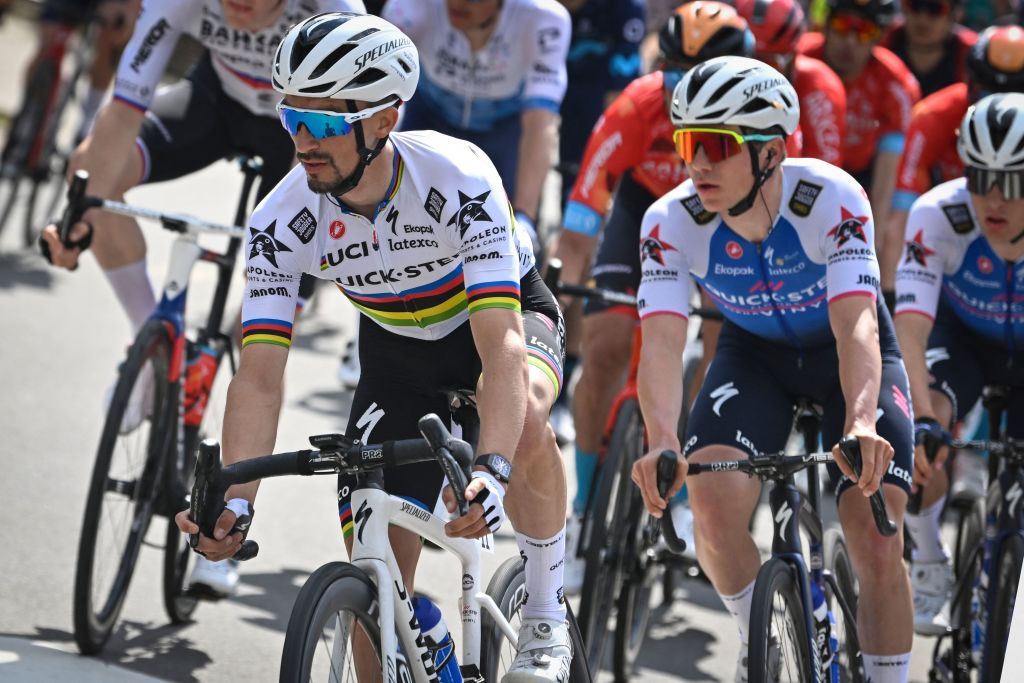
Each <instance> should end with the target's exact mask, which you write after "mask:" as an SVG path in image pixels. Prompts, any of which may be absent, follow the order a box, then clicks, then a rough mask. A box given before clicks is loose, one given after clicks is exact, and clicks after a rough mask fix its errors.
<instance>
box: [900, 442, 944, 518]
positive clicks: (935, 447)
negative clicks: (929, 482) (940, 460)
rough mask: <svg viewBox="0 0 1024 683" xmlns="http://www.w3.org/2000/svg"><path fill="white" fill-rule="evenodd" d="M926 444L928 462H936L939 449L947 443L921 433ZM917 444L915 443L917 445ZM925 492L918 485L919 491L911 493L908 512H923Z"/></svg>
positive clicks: (923, 444) (923, 443)
mask: <svg viewBox="0 0 1024 683" xmlns="http://www.w3.org/2000/svg"><path fill="white" fill-rule="evenodd" d="M919 443H920V444H921V445H922V446H924V454H925V457H926V458H928V463H929V464H931V463H933V462H935V458H936V457H938V455H939V449H940V448H942V446H943V445H944V444H945V442H944V441H943V440H942V439H940V438H938V437H936V436H935V435H934V434H931V433H927V432H925V433H923V434H921V438H920V442H919ZM916 445H917V444H915V446H916ZM923 494H924V489H923V488H922V487H920V486H919V487H917V491H914V492H913V493H911V494H910V499H909V500H908V501H907V512H909V513H910V514H912V515H916V514H920V512H921V497H922V495H923Z"/></svg>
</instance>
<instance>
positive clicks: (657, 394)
mask: <svg viewBox="0 0 1024 683" xmlns="http://www.w3.org/2000/svg"><path fill="white" fill-rule="evenodd" d="M686 327H687V320H686V318H683V317H681V316H678V315H651V316H649V317H646V318H643V320H642V322H641V332H642V337H643V344H642V345H641V347H640V367H639V368H638V370H637V394H638V395H639V398H640V410H641V412H642V413H643V416H644V425H645V426H646V428H647V438H648V442H649V444H650V446H649V450H648V453H647V455H645V456H644V457H643V458H641V459H640V460H638V461H637V462H636V464H634V465H633V477H632V478H633V481H634V482H636V484H637V486H639V487H640V494H641V495H642V497H643V499H644V506H645V507H646V508H647V511H648V512H650V513H651V514H652V515H654V516H655V517H661V514H662V511H663V510H664V509H665V508H666V507H667V506H668V502H667V500H665V499H662V497H661V496H660V495H659V494H658V483H657V458H658V455H659V454H660V453H661V452H662V451H663V450H671V451H675V452H676V453H679V451H680V447H679V436H678V434H677V430H678V427H679V414H680V411H681V410H682V408H683V382H682V376H683V351H684V350H685V348H686ZM685 476H686V464H685V461H682V462H681V463H680V465H679V466H678V467H677V468H676V480H675V482H674V483H673V484H672V486H671V487H670V488H669V490H668V498H671V497H672V495H673V494H675V492H677V491H678V490H679V489H680V488H682V485H683V480H684V478H685Z"/></svg>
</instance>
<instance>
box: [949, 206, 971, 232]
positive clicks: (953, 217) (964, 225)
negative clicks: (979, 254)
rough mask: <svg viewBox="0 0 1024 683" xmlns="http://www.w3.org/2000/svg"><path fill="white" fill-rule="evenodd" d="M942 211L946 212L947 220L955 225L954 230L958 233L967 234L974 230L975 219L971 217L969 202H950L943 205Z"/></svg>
mask: <svg viewBox="0 0 1024 683" xmlns="http://www.w3.org/2000/svg"><path fill="white" fill-rule="evenodd" d="M942 213H944V214H946V220H948V221H949V224H950V225H952V226H953V232H955V233H956V234H958V235H966V234H967V233H969V232H970V231H971V230H974V219H973V218H971V211H970V209H968V208H967V204H964V203H963V202H961V203H959V204H949V205H948V206H943V207H942Z"/></svg>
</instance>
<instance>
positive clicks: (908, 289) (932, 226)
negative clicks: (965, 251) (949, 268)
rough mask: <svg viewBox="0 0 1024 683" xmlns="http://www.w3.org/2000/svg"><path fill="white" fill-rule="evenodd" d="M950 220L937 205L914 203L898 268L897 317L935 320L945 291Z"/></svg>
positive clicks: (908, 218) (908, 219) (949, 246)
mask: <svg viewBox="0 0 1024 683" xmlns="http://www.w3.org/2000/svg"><path fill="white" fill-rule="evenodd" d="M946 225H948V223H947V220H946V217H945V216H944V214H943V213H942V212H941V210H938V209H937V208H936V207H935V206H932V205H930V204H923V203H922V202H920V201H917V202H914V205H913V206H912V207H911V209H910V215H909V216H908V217H907V228H906V233H905V240H904V243H903V252H902V254H901V255H900V262H899V265H898V266H897V268H896V311H895V314H896V315H901V314H903V313H918V314H920V315H923V316H925V317H927V318H930V319H932V320H935V311H936V310H937V309H938V305H939V295H940V294H941V292H942V274H943V270H944V263H943V254H946V253H948V252H949V250H950V248H951V246H952V245H950V244H943V243H942V242H943V238H942V234H943V231H944V229H945V226H946Z"/></svg>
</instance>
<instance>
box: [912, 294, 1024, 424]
mask: <svg viewBox="0 0 1024 683" xmlns="http://www.w3.org/2000/svg"><path fill="white" fill-rule="evenodd" d="M927 361H928V369H929V370H930V371H931V375H932V378H933V379H932V384H931V388H932V389H933V390H935V391H938V392H940V393H942V394H944V395H945V396H946V397H947V398H948V399H949V400H950V402H951V403H952V404H953V415H954V417H955V420H956V421H960V420H962V419H964V416H966V415H967V413H968V412H970V410H971V408H972V407H974V404H975V403H976V402H977V401H978V399H979V398H981V392H982V390H983V389H984V388H985V387H986V386H988V385H990V384H999V385H1003V386H1008V387H1011V391H1010V404H1009V406H1008V407H1007V414H1006V433H1007V436H1010V437H1015V438H1020V437H1024V350H1020V351H1017V352H1016V353H1013V354H1011V353H1010V352H1009V351H1007V350H1006V348H1005V347H1002V346H999V345H997V344H994V343H992V342H991V341H989V340H988V339H987V338H985V337H983V336H981V335H980V334H977V333H975V332H972V331H971V330H970V329H969V328H968V327H967V326H966V325H964V324H963V323H962V322H960V319H959V318H957V316H956V314H955V313H953V311H952V310H950V309H949V308H948V307H947V306H946V305H945V304H943V303H940V304H939V310H938V312H937V314H936V316H935V327H933V328H932V333H931V335H930V336H929V337H928V353H927Z"/></svg>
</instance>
